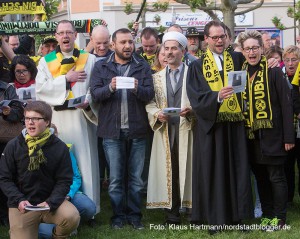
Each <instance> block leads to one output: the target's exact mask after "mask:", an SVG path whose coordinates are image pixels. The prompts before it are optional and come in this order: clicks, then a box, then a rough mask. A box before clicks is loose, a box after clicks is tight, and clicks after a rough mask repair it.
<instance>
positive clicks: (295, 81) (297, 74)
mask: <svg viewBox="0 0 300 239" xmlns="http://www.w3.org/2000/svg"><path fill="white" fill-rule="evenodd" d="M299 77H300V62H299V63H298V67H297V70H296V72H295V75H294V77H293V80H292V84H293V85H296V86H300V83H299V81H300V79H299Z"/></svg>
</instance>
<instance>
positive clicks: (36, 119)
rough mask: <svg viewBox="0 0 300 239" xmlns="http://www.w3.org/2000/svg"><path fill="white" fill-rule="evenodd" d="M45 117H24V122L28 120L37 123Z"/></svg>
mask: <svg viewBox="0 0 300 239" xmlns="http://www.w3.org/2000/svg"><path fill="white" fill-rule="evenodd" d="M44 119H45V118H41V117H25V122H26V123H28V122H29V121H30V120H31V121H32V122H33V123H37V122H38V121H40V120H44Z"/></svg>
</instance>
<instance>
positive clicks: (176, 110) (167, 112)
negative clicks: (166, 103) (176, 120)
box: [163, 107, 181, 116]
mask: <svg viewBox="0 0 300 239" xmlns="http://www.w3.org/2000/svg"><path fill="white" fill-rule="evenodd" d="M180 112H181V108H174V107H170V108H164V109H163V113H164V115H170V116H179V114H180Z"/></svg>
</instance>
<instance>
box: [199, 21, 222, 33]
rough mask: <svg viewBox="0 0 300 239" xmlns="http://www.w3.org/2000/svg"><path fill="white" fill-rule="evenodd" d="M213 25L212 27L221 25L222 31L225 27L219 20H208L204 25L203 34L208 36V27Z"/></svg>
mask: <svg viewBox="0 0 300 239" xmlns="http://www.w3.org/2000/svg"><path fill="white" fill-rule="evenodd" d="M212 26H214V27H222V28H223V29H224V33H225V28H224V26H223V25H222V23H221V22H220V21H216V20H214V21H210V22H209V23H207V24H206V25H205V26H204V36H207V37H208V36H209V29H210V28H211V27H212Z"/></svg>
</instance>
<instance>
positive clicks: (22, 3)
mask: <svg viewBox="0 0 300 239" xmlns="http://www.w3.org/2000/svg"><path fill="white" fill-rule="evenodd" d="M44 4H45V1H44V0H0V15H6V14H42V21H45V20H46V19H47V17H46V12H45V8H44Z"/></svg>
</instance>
